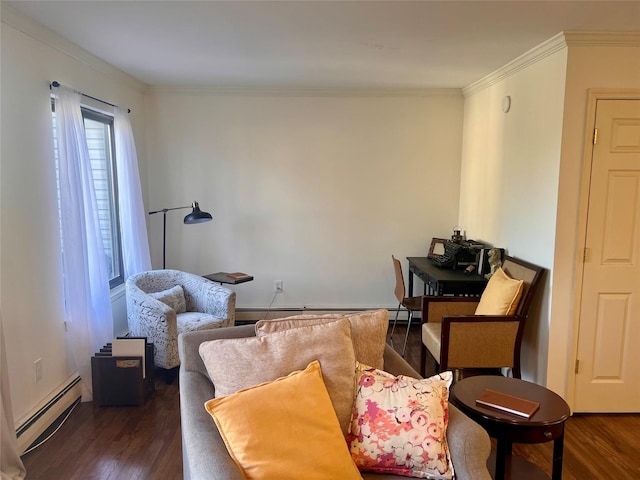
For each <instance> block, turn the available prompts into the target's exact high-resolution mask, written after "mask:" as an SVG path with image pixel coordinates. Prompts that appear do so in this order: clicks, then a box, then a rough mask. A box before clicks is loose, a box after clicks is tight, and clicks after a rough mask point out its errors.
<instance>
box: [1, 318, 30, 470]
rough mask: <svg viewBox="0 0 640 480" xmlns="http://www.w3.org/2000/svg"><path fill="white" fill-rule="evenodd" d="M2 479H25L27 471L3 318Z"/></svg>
mask: <svg viewBox="0 0 640 480" xmlns="http://www.w3.org/2000/svg"><path fill="white" fill-rule="evenodd" d="M0 377H1V379H2V383H1V385H0V423H2V427H1V430H2V431H1V432H0V433H1V435H2V436H1V437H0V477H1V478H2V480H17V479H21V478H24V477H25V474H26V472H25V469H24V464H23V463H22V460H21V459H20V454H19V453H18V446H17V442H16V426H15V424H14V423H13V410H12V408H11V392H10V391H9V372H8V371H7V355H6V353H5V349H4V334H3V333H2V318H0Z"/></svg>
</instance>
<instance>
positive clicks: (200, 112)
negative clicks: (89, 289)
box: [147, 90, 463, 308]
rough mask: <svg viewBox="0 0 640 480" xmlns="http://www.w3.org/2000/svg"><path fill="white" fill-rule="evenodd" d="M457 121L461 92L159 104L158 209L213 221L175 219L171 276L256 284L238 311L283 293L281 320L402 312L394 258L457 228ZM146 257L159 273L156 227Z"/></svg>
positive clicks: (175, 98)
mask: <svg viewBox="0 0 640 480" xmlns="http://www.w3.org/2000/svg"><path fill="white" fill-rule="evenodd" d="M462 108H463V101H462V96H461V94H460V92H459V91H457V90H456V91H448V90H447V91H431V92H430V91H427V92H425V93H424V96H418V95H413V96H398V95H387V96H385V95H381V96H373V95H371V96H367V95H363V94H357V93H353V92H335V91H334V92H316V95H315V96H314V95H313V94H308V93H301V92H288V94H286V95H285V94H282V93H281V94H279V95H278V94H269V93H268V92H262V93H261V92H255V91H254V92H251V93H245V94H217V93H216V92H214V91H199V92H198V91H196V92H181V91H173V92H172V91H157V92H154V93H153V94H151V95H150V97H149V99H148V120H149V121H148V124H147V144H148V149H149V172H148V181H149V192H150V196H149V204H150V207H151V209H153V210H156V209H162V208H165V207H174V206H180V205H187V204H189V203H190V202H191V201H192V200H198V201H199V202H200V206H201V208H202V209H203V210H206V211H210V212H211V213H212V214H213V222H210V223H204V224H199V225H183V224H182V218H183V216H184V215H185V214H186V213H187V212H188V211H178V212H169V213H168V214H167V267H171V268H178V269H182V270H187V271H190V272H194V273H199V274H206V273H212V272H217V271H238V270H239V271H245V272H247V273H250V274H252V275H254V276H255V281H253V282H251V283H246V284H243V285H239V286H237V287H236V291H237V292H238V300H237V302H238V307H240V308H242V307H262V308H264V307H266V306H268V305H269V303H270V301H271V299H272V297H273V283H274V280H276V279H278V280H282V281H283V282H284V294H282V295H280V296H278V298H276V301H275V303H274V307H301V306H307V307H327V308H328V307H347V308H349V307H377V306H384V307H388V306H394V307H395V305H394V302H395V300H394V297H393V286H394V277H393V269H392V263H391V254H395V255H396V256H399V257H401V258H404V257H406V256H409V255H425V254H426V253H427V250H428V246H429V244H430V240H431V238H432V237H434V236H443V235H445V236H447V235H451V233H452V227H453V226H454V225H455V223H456V221H457V212H458V197H459V190H458V189H459V171H460V150H461V135H462V114H463V112H462ZM150 244H151V253H152V261H153V263H154V266H155V267H160V266H161V264H162V218H161V216H160V215H158V216H157V218H153V217H152V218H151V219H150ZM405 269H406V261H405Z"/></svg>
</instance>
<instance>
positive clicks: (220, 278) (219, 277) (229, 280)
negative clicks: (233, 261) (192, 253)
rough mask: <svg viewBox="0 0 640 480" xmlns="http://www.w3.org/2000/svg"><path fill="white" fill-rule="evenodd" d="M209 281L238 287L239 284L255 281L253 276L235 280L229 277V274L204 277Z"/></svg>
mask: <svg viewBox="0 0 640 480" xmlns="http://www.w3.org/2000/svg"><path fill="white" fill-rule="evenodd" d="M203 277H204V278H206V279H207V280H211V281H213V282H218V283H219V284H223V283H228V284H229V285H237V284H239V283H245V282H250V281H251V280H253V277H252V276H251V275H247V276H246V277H241V278H233V277H230V276H229V275H228V273H227V272H218V273H210V274H209V275H203Z"/></svg>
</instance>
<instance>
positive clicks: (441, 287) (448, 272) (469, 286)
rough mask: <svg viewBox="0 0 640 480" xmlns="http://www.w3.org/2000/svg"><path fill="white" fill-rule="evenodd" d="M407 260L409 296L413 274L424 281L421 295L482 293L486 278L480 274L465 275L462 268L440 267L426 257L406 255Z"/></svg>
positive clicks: (411, 294) (475, 294) (474, 294)
mask: <svg viewBox="0 0 640 480" xmlns="http://www.w3.org/2000/svg"><path fill="white" fill-rule="evenodd" d="M407 260H409V291H408V293H409V296H413V276H414V275H417V276H418V277H419V278H420V279H421V280H422V281H423V282H424V293H423V295H469V296H479V295H482V292H483V291H484V287H485V286H486V285H487V280H486V279H485V278H484V277H481V276H480V275H476V274H475V273H471V274H470V275H466V274H465V273H464V270H453V269H450V268H440V267H437V266H436V265H434V264H433V263H432V262H431V260H429V259H428V258H427V257H407Z"/></svg>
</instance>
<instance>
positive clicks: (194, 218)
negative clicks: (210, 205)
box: [184, 202, 213, 223]
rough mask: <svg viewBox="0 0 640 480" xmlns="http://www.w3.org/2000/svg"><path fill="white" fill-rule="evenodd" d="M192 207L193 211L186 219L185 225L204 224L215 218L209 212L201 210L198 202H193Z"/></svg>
mask: <svg viewBox="0 0 640 480" xmlns="http://www.w3.org/2000/svg"><path fill="white" fill-rule="evenodd" d="M191 207H192V208H193V210H192V211H191V213H190V214H189V215H187V216H186V217H184V223H204V222H210V221H211V220H212V218H213V217H212V216H211V214H210V213H209V212H203V211H202V210H200V207H199V206H198V202H193V204H192V205H191Z"/></svg>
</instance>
